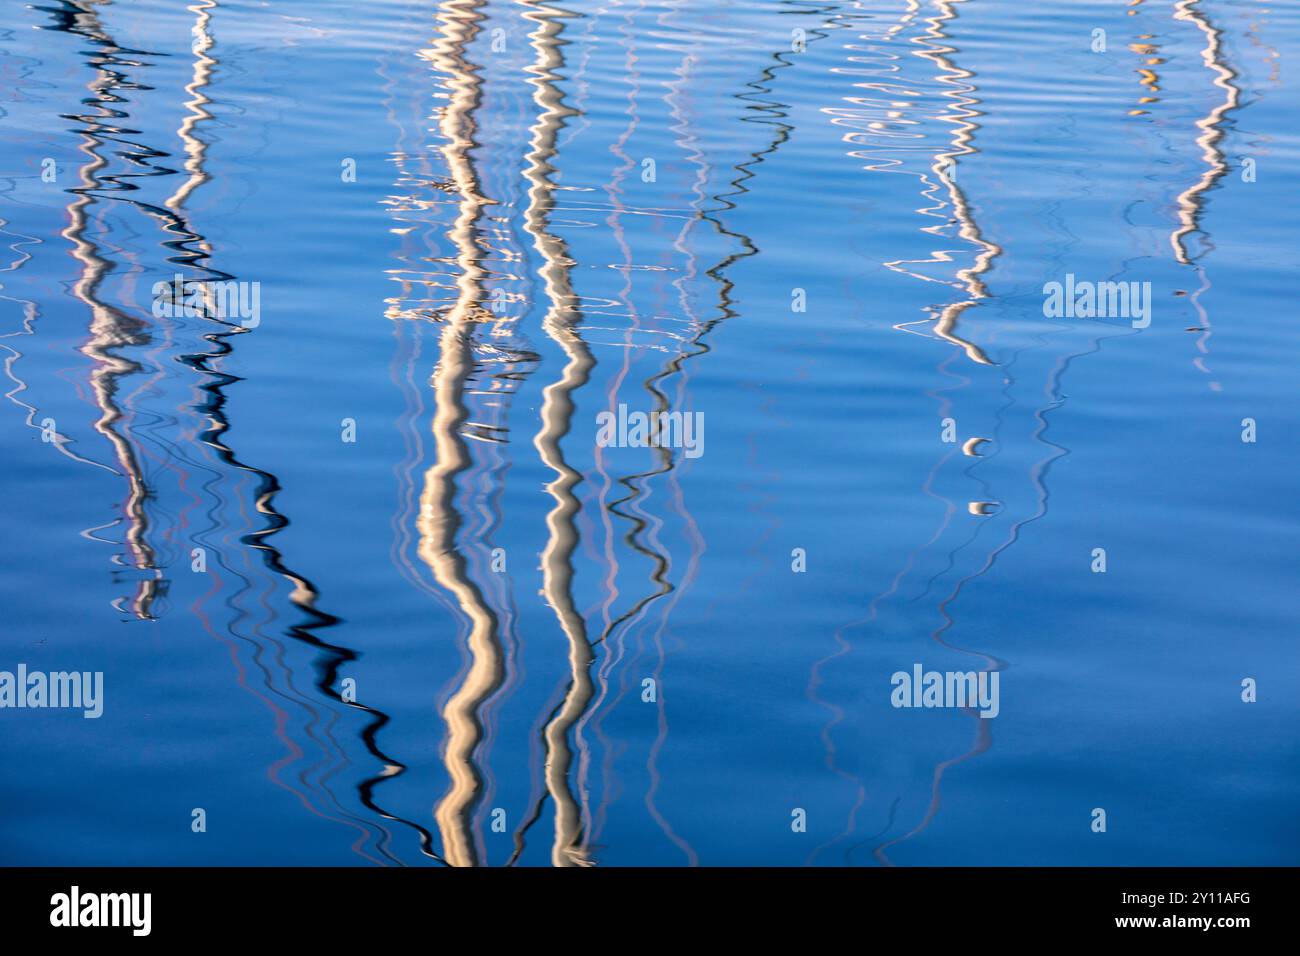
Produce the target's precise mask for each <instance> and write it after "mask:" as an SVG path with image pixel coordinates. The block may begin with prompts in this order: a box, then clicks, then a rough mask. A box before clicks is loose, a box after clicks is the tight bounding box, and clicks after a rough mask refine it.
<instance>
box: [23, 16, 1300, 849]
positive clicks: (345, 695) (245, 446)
mask: <svg viewBox="0 0 1300 956" xmlns="http://www.w3.org/2000/svg"><path fill="white" fill-rule="evenodd" d="M1297 56H1300V6H1298V5H1297V4H1296V3H1294V2H1276V3H1257V2H1250V0H1179V2H1156V0H1131V2H1123V0H1108V2H1101V0H1070V2H1066V0H1048V2H1042V3H1028V2H1015V0H929V2H887V0H881V2H862V3H835V2H829V0H827V2H820V0H762V2H756V3H730V2H724V3H713V2H709V3H704V2H693V0H691V2H687V0H682V2H673V3H665V2H639V0H627V2H612V3H587V2H575V3H548V2H541V0H517V2H506V0H448V2H445V3H435V2H406V0H378V2H374V0H367V2H364V3H362V2H355V3H342V2H307V0H293V2H289V0H274V2H269V3H260V2H252V0H240V2H225V0H221V2H218V0H195V2H193V3H190V4H188V5H187V4H185V3H183V2H182V0H169V2H168V0H139V2H122V0H119V2H107V0H99V2H95V0H80V2H69V0H41V2H35V3H32V4H30V5H28V4H23V3H17V2H14V3H5V4H3V6H0V111H2V113H3V118H2V120H0V122H2V123H3V136H2V142H3V163H0V194H2V195H0V233H2V234H3V238H2V241H0V285H2V288H0V358H2V359H3V368H4V373H5V377H4V380H3V382H2V383H0V384H2V385H3V387H4V394H5V397H6V401H5V402H3V403H0V447H2V450H3V461H4V467H3V469H2V471H0V481H3V487H2V488H0V493H2V494H3V500H4V501H5V502H6V504H7V507H6V508H5V510H4V521H3V527H4V537H5V546H4V547H3V549H0V570H2V574H0V588H2V589H3V604H2V607H3V626H2V628H0V670H2V671H7V672H16V669H17V667H18V666H19V665H24V666H25V667H26V668H27V669H28V671H42V672H58V671H78V672H89V673H92V674H93V673H94V672H102V673H103V688H104V690H103V715H102V716H101V717H99V718H97V719H87V718H84V717H83V716H82V713H81V712H79V711H76V710H72V709H68V708H63V709H58V708H50V707H46V708H44V709H36V708H27V709H18V708H16V707H12V708H8V707H7V708H4V709H0V733H2V737H0V760H2V761H3V770H2V771H0V862H4V863H11V864H12V863H42V864H61V863H85V864H115V863H116V864H121V863H125V864H146V863H164V864H234V863H255V864H279V863H300V864H362V865H365V864H387V865H393V864H404V865H435V866H436V865H440V864H451V865H491V866H501V865H512V864H513V865H543V866H548V865H561V866H567V865H597V864H598V865H629V864H649V865H686V864H702V865H709V864H744V865H749V864H777V865H803V864H813V865H844V864H853V865H865V866H877V865H890V864H895V865H929V864H958V865H967V864H1084V865H1093V864H1162V865H1177V864H1278V863H1282V864H1286V863H1291V864H1294V863H1296V862H1298V859H1297V858H1298V857H1300V852H1298V851H1300V826H1298V825H1297V823H1296V817H1295V812H1294V809H1295V794H1296V790H1297V786H1300V744H1298V743H1297V734H1296V728H1297V725H1298V724H1297V718H1300V695H1298V694H1297V687H1298V686H1300V657H1298V655H1297V652H1296V637H1297V632H1296V607H1297V605H1296V595H1297V593H1300V589H1298V588H1297V572H1298V571H1300V558H1298V557H1297V533H1298V532H1300V504H1298V503H1297V494H1296V492H1297V481H1296V472H1297V466H1298V465H1300V455H1298V454H1297V434H1298V433H1300V409H1298V406H1297V403H1296V400H1295V399H1296V389H1295V381H1296V377H1295V363H1296V356H1297V346H1298V345H1300V331H1298V329H1300V323H1297V321H1296V315H1295V302H1296V291H1297V281H1296V280H1297V270H1296V268H1295V265H1294V255H1295V252H1296V249H1297V246H1298V245H1300V242H1298V241H1297V240H1298V239H1300V236H1298V235H1297V231H1298V229H1300V217H1297V215H1296V196H1297V195H1298V189H1300V168H1298V166H1297V160H1298V158H1300V152H1298V148H1297V147H1298V145H1300V143H1298V141H1297V132H1296V122H1297V118H1298V117H1300V109H1297V107H1300V98H1298V97H1297V95H1296V86H1295V84H1296V79H1295V77H1294V75H1293V73H1292V71H1291V70H1290V68H1289V67H1288V66H1287V64H1288V63H1289V62H1291V61H1293V60H1295V59H1296V57H1297ZM177 277H179V279H178V278H177ZM1067 277H1072V278H1070V279H1068V281H1070V282H1075V281H1078V282H1122V283H1125V284H1126V285H1125V288H1129V286H1127V283H1135V284H1136V285H1134V286H1133V287H1132V288H1133V289H1134V290H1135V291H1134V295H1135V296H1136V295H1137V294H1138V293H1137V291H1136V290H1140V289H1142V288H1146V289H1148V290H1149V299H1148V300H1147V306H1149V308H1148V310H1147V311H1148V317H1149V319H1150V321H1149V324H1147V325H1143V324H1142V322H1141V321H1140V320H1139V319H1137V318H1133V319H1132V320H1130V317H1129V316H1125V315H1116V314H1110V315H1093V316H1087V315H1079V314H1074V315H1051V314H1048V312H1049V311H1050V310H1045V302H1046V299H1047V296H1046V295H1045V287H1046V286H1048V285H1049V284H1050V283H1054V282H1055V283H1065V282H1066V281H1067ZM177 282H180V283H181V284H182V292H184V289H185V288H186V287H185V285H184V283H200V282H202V283H207V285H205V286H204V287H203V288H204V289H211V288H214V286H213V285H212V284H213V283H218V282H222V283H224V282H233V283H238V285H237V286H232V287H231V288H238V289H241V290H243V291H244V292H245V294H246V299H245V300H243V302H244V305H245V306H251V305H252V304H254V303H253V302H252V301H250V300H249V299H248V298H247V296H251V295H252V294H253V293H254V292H255V293H256V296H257V299H256V300H255V304H256V307H257V312H256V314H253V313H252V312H251V311H249V312H239V313H237V314H234V313H232V312H230V311H228V312H226V313H224V314H216V313H213V312H212V311H211V310H209V311H204V310H203V309H201V308H200V309H190V310H186V309H185V308H183V307H182V308H175V309H171V310H170V311H169V310H168V309H167V308H165V306H166V305H167V301H166V300H167V294H164V293H160V292H159V291H158V289H159V287H161V288H163V289H166V288H167V285H168V284H172V286H173V287H174V285H175V283H177ZM160 296H161V298H160ZM182 298H183V296H182ZM195 301H201V300H195ZM160 305H161V306H163V307H160ZM1134 309H1135V310H1136V300H1135V304H1134ZM242 319H247V320H248V321H241V320H242ZM620 407H622V412H623V415H624V416H625V422H630V421H631V419H628V418H626V416H631V415H634V414H646V413H652V412H671V413H679V417H680V420H681V422H682V424H683V426H685V425H686V424H687V423H689V424H691V425H692V426H698V427H697V428H696V431H695V432H694V433H693V434H692V435H691V436H690V439H691V440H690V441H689V442H688V441H687V440H686V436H685V434H684V433H683V432H681V431H680V430H679V432H678V433H677V437H678V438H681V439H682V440H681V441H680V442H676V443H674V442H672V441H665V442H664V443H663V444H662V445H661V446H660V447H646V446H645V445H644V444H641V445H638V444H636V442H635V438H634V436H630V435H628V434H627V433H626V432H625V431H624V430H623V429H622V428H619V427H614V428H613V429H612V432H613V440H608V439H610V435H609V434H606V435H602V428H605V427H606V426H608V425H609V421H608V419H607V418H603V417H601V416H602V413H603V412H609V411H613V412H614V413H615V419H617V417H618V413H619V409H620ZM1248 420H1249V421H1248ZM615 425H616V426H617V421H616V422H615ZM1251 439H1253V440H1251ZM1103 562H1104V568H1105V570H1104V572H1103V571H1102V570H1101V567H1102V563H1103ZM915 665H920V666H921V667H922V668H923V669H924V670H935V671H938V672H948V671H953V672H971V673H976V674H979V673H982V674H985V675H993V674H996V675H997V678H998V681H999V683H998V687H999V688H1000V690H999V694H1000V699H999V705H998V713H997V716H996V717H981V716H979V715H978V714H977V712H976V711H975V710H974V709H972V708H969V707H967V708H961V707H946V708H944V707H938V708H934V707H932V708H927V707H919V708H916V707H896V706H894V703H895V701H894V700H893V699H892V694H893V684H892V675H894V674H895V673H896V672H905V673H907V674H909V675H910V674H911V673H912V671H913V668H914V666H915ZM982 679H985V680H988V679H991V677H990V676H986V677H985V678H982ZM1252 682H1253V683H1252ZM1252 687H1253V688H1254V689H1253V691H1252V690H1251V688H1252ZM1252 693H1253V695H1254V696H1255V698H1256V699H1255V701H1254V702H1248V701H1247V700H1244V699H1243V698H1244V697H1246V698H1248V697H1250V696H1252ZM1098 810H1101V811H1104V813H1105V823H1106V829H1105V832H1097V823H1096V821H1097V820H1098V819H1099V817H1098V814H1097V811H1098ZM196 811H202V812H201V813H197V812H196ZM199 831H201V832H199Z"/></svg>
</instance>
